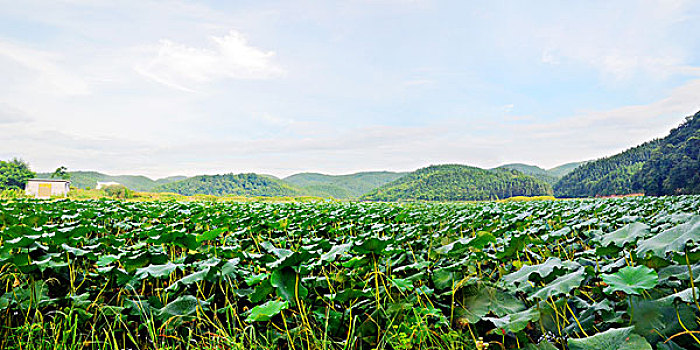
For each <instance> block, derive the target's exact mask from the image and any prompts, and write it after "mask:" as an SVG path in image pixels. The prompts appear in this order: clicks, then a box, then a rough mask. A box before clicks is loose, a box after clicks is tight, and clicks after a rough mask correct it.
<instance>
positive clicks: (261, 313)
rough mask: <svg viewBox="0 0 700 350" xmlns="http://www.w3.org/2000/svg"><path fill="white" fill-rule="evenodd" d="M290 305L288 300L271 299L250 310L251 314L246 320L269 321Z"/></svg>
mask: <svg viewBox="0 0 700 350" xmlns="http://www.w3.org/2000/svg"><path fill="white" fill-rule="evenodd" d="M288 307H289V304H288V303H287V302H286V301H275V300H271V301H268V302H266V303H265V304H262V305H258V306H256V307H254V308H253V309H252V310H250V315H248V317H246V319H245V320H246V322H260V321H269V320H270V319H271V318H272V316H275V315H277V314H279V313H280V312H282V310H285V309H287V308H288Z"/></svg>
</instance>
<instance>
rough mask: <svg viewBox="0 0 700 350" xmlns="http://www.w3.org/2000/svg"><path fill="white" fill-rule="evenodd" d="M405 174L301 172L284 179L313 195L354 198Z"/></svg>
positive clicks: (380, 172) (382, 172)
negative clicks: (325, 173)
mask: <svg viewBox="0 0 700 350" xmlns="http://www.w3.org/2000/svg"><path fill="white" fill-rule="evenodd" d="M405 174H406V173H396V172H390V171H372V172H360V173H355V174H349V175H324V174H318V173H300V174H295V175H292V176H289V177H286V178H284V181H285V182H288V183H290V184H292V185H295V186H298V187H300V188H301V189H302V190H304V191H305V192H306V193H308V194H309V195H312V196H318V197H334V198H338V199H352V198H357V197H360V196H361V195H363V194H365V193H367V192H370V191H371V190H373V189H375V188H377V187H379V186H382V185H384V184H386V183H389V182H391V181H394V180H396V179H398V178H400V177H401V176H403V175H405Z"/></svg>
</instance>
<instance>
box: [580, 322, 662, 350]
mask: <svg viewBox="0 0 700 350" xmlns="http://www.w3.org/2000/svg"><path fill="white" fill-rule="evenodd" d="M633 329H634V327H627V328H618V329H609V330H607V331H605V332H602V333H598V334H596V335H594V336H591V337H588V338H579V339H574V338H569V340H568V345H569V349H570V350H652V348H651V345H650V344H649V343H648V342H647V341H646V340H645V339H644V338H642V337H640V336H639V335H636V334H633V333H632V330H633Z"/></svg>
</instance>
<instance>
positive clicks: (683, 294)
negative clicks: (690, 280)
mask: <svg viewBox="0 0 700 350" xmlns="http://www.w3.org/2000/svg"><path fill="white" fill-rule="evenodd" d="M695 297H696V298H698V299H700V287H695ZM657 301H658V302H659V303H661V304H663V305H672V304H675V303H677V302H678V301H682V302H685V303H694V302H695V300H693V289H692V288H688V289H684V290H682V291H680V292H678V293H674V294H671V295H668V296H665V297H663V298H661V299H658V300H657Z"/></svg>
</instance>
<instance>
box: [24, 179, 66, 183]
mask: <svg viewBox="0 0 700 350" xmlns="http://www.w3.org/2000/svg"><path fill="white" fill-rule="evenodd" d="M27 181H33V182H67V183H70V181H68V180H63V179H29V180H27Z"/></svg>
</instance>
